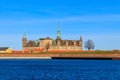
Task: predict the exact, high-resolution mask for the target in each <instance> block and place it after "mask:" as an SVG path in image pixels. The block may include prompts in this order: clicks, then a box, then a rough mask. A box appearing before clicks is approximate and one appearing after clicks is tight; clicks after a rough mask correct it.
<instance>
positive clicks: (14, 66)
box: [0, 60, 120, 80]
mask: <svg viewBox="0 0 120 80" xmlns="http://www.w3.org/2000/svg"><path fill="white" fill-rule="evenodd" d="M0 80H120V61H117V60H116V61H115V60H0Z"/></svg>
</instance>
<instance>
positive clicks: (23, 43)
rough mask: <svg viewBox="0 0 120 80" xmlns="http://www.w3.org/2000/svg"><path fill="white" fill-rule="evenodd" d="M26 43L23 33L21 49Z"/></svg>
mask: <svg viewBox="0 0 120 80" xmlns="http://www.w3.org/2000/svg"><path fill="white" fill-rule="evenodd" d="M26 44H27V38H26V34H25V33H24V35H23V37H22V49H23V48H24V47H25V45H26Z"/></svg>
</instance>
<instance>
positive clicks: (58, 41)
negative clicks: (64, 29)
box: [57, 24, 61, 46]
mask: <svg viewBox="0 0 120 80" xmlns="http://www.w3.org/2000/svg"><path fill="white" fill-rule="evenodd" d="M60 41H61V33H60V24H58V30H57V45H58V46H60Z"/></svg>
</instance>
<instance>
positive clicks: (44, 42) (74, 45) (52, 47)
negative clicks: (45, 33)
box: [22, 27, 83, 52]
mask: <svg viewBox="0 0 120 80" xmlns="http://www.w3.org/2000/svg"><path fill="white" fill-rule="evenodd" d="M82 42H83V41H82V37H80V39H79V40H62V39H61V32H60V27H58V31H57V38H56V40H53V39H52V38H49V37H47V38H40V39H39V40H34V41H33V40H30V41H28V40H27V38H26V34H24V35H23V38H22V50H23V51H24V50H29V51H31V52H32V51H34V50H38V51H40V50H44V51H46V50H49V51H59V50H63V51H70V50H72V51H77V50H79V51H81V50H82Z"/></svg>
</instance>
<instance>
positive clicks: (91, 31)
mask: <svg viewBox="0 0 120 80" xmlns="http://www.w3.org/2000/svg"><path fill="white" fill-rule="evenodd" d="M58 23H60V29H61V38H62V39H72V40H79V39H80V36H82V37H83V49H85V48H84V43H85V42H86V41H87V40H88V39H91V40H93V42H94V43H95V50H114V49H120V1H119V0H0V47H11V48H12V49H15V50H20V49H22V44H21V43H22V36H23V34H24V33H26V36H27V39H28V40H36V39H39V38H43V37H47V36H49V37H51V38H52V39H56V37H57V28H58Z"/></svg>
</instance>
